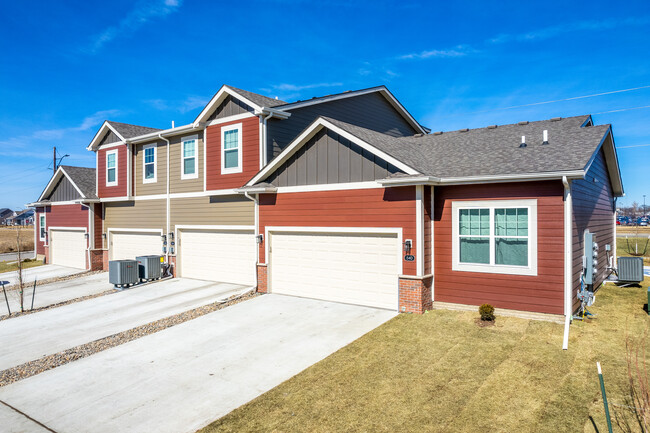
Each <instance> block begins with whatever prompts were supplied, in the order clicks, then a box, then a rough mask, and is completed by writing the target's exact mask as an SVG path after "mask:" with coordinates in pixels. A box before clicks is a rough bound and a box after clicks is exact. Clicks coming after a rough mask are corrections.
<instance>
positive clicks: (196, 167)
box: [180, 134, 199, 180]
mask: <svg viewBox="0 0 650 433" xmlns="http://www.w3.org/2000/svg"><path fill="white" fill-rule="evenodd" d="M192 140H194V156H193V157H188V158H185V143H186V142H188V141H192ZM180 153H181V155H180V156H181V161H180V162H181V167H180V168H181V180H185V179H198V177H199V136H198V134H194V135H190V136H187V137H182V138H181V152H180ZM191 158H194V173H191V174H185V159H191Z"/></svg>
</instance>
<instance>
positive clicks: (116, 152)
mask: <svg viewBox="0 0 650 433" xmlns="http://www.w3.org/2000/svg"><path fill="white" fill-rule="evenodd" d="M108 155H115V167H114V169H115V181H114V182H109V181H108V170H109V168H108ZM119 161H120V158H119V153H118V149H115V150H109V151H108V152H106V161H105V165H106V167H105V169H106V179H105V180H106V182H105V183H106V186H109V187H110V186H117V185H118V182H119V177H118V174H119V172H118V170H119V166H120V164H119Z"/></svg>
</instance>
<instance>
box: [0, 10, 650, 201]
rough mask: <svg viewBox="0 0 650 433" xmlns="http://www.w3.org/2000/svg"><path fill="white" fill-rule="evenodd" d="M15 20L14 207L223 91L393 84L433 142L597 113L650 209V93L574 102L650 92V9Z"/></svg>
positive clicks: (124, 13) (0, 109)
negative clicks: (102, 145) (100, 145)
mask: <svg viewBox="0 0 650 433" xmlns="http://www.w3.org/2000/svg"><path fill="white" fill-rule="evenodd" d="M0 23H1V25H0V43H1V45H2V47H3V52H2V57H3V58H2V65H3V67H2V68H0V128H1V130H2V132H3V133H2V136H0V173H1V174H2V186H3V188H2V189H1V192H0V207H12V208H21V207H22V206H23V205H24V203H27V202H29V201H32V200H36V199H37V198H38V196H39V194H40V193H41V191H42V189H43V187H44V186H45V184H46V183H47V181H48V180H49V178H50V176H51V173H52V172H51V170H50V171H48V166H51V154H52V147H53V146H56V147H57V149H58V150H59V151H60V152H61V154H69V155H70V157H68V158H66V159H65V160H64V163H65V164H70V165H85V166H93V165H94V156H93V154H92V153H91V152H88V151H86V150H85V147H86V145H87V144H88V143H89V142H90V140H91V139H92V137H93V136H94V134H95V132H96V131H97V129H98V128H99V126H100V125H101V122H102V121H103V120H104V119H111V120H115V121H120V122H126V123H134V124H139V125H144V126H152V127H159V128H167V127H170V126H171V121H172V120H175V121H176V124H177V125H179V124H185V123H189V122H191V121H192V120H193V119H194V117H195V116H196V115H197V113H198V112H199V111H200V110H201V108H202V107H203V105H204V104H205V103H206V102H207V101H208V100H209V98H210V97H211V96H212V95H213V94H214V93H215V92H216V91H217V90H218V89H219V87H220V86H221V85H222V84H224V83H225V84H231V85H233V86H236V87H241V88H244V89H247V90H250V91H254V92H259V93H262V94H266V95H269V96H273V97H275V96H278V97H279V98H280V99H284V100H288V101H294V100H297V99H306V98H310V97H312V96H316V95H324V94H330V93H336V92H340V91H344V90H349V89H359V88H364V87H370V86H375V85H381V84H384V85H386V86H388V88H389V89H390V90H391V91H392V92H393V93H394V94H395V95H396V96H397V98H398V99H399V100H400V101H401V102H402V103H403V104H404V105H405V106H406V107H407V108H408V109H409V111H410V112H411V113H412V114H413V115H414V116H415V117H416V118H417V119H418V120H419V121H420V122H421V123H422V124H424V125H425V126H428V127H430V128H432V129H433V130H454V129H458V128H465V127H470V128H472V127H481V126H486V125H489V124H495V123H496V124H504V123H513V122H518V121H521V120H539V119H546V118H550V117H555V116H571V115H579V114H589V113H591V114H593V115H594V120H595V122H596V123H597V124H604V123H611V124H613V128H614V136H615V140H616V144H617V146H618V147H619V151H618V154H619V159H620V164H621V168H622V171H623V181H624V185H625V190H626V197H625V198H623V199H622V200H621V203H622V204H630V203H631V202H632V201H634V200H636V201H638V202H642V201H643V197H642V195H643V194H647V195H648V199H647V203H648V205H649V207H650V169H649V167H650V146H644V145H650V122H649V121H648V118H649V117H650V108H636V107H644V106H650V87H646V88H642V89H637V90H633V91H627V92H618V93H611V94H608V95H601V96H594V97H588V98H580V99H572V100H564V99H567V98H572V97H577V96H585V95H592V94H600V93H604V92H610V91H617V90H624V89H631V88H638V87H643V86H650V49H649V47H650V3H649V2H647V1H642V2H617V3H614V2H589V3H579V2H567V1H563V2H549V1H545V2H540V3H538V4H534V3H533V2H521V1H517V2H485V1H477V2H464V3H461V2H422V3H418V2H411V1H408V0H405V1H401V2H391V1H383V0H374V1H372V2H367V3H366V2H361V1H358V2H347V1H337V0H334V1H328V0H323V1H321V2H318V3H316V2H312V1H300V0H265V1H256V0H249V1H246V2H199V1H191V0H144V1H135V2H133V1H119V0H113V1H111V2H92V1H88V2H46V1H41V2H38V1H37V2H29V3H25V2H5V3H4V4H3V13H2V17H0ZM554 100H564V101H560V102H554V103H548V104H537V105H528V106H525V107H517V108H508V107H512V106H521V105H526V104H533V103H538V102H546V101H554ZM631 108H633V109H631ZM622 109H625V111H616V112H613V111H614V110H622ZM631 146H634V147H631Z"/></svg>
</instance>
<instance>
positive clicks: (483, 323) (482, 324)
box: [474, 317, 496, 328]
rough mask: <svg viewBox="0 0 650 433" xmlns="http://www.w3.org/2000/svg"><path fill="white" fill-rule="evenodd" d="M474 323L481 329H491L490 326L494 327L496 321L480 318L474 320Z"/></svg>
mask: <svg viewBox="0 0 650 433" xmlns="http://www.w3.org/2000/svg"><path fill="white" fill-rule="evenodd" d="M474 323H476V325H477V326H478V327H479V328H489V327H490V326H494V324H495V323H496V321H495V320H481V318H480V317H477V318H476V319H474Z"/></svg>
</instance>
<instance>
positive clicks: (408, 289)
mask: <svg viewBox="0 0 650 433" xmlns="http://www.w3.org/2000/svg"><path fill="white" fill-rule="evenodd" d="M432 282H433V276H431V275H428V276H426V277H424V278H418V277H412V278H405V277H400V279H399V311H400V312H401V313H417V314H422V313H424V312H425V311H426V310H430V309H431V304H432V301H431V283H432Z"/></svg>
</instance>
